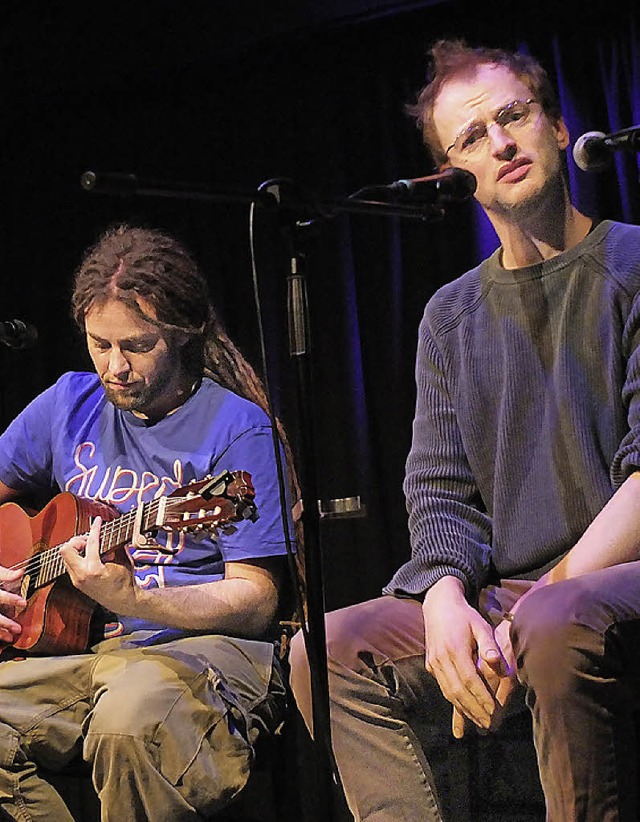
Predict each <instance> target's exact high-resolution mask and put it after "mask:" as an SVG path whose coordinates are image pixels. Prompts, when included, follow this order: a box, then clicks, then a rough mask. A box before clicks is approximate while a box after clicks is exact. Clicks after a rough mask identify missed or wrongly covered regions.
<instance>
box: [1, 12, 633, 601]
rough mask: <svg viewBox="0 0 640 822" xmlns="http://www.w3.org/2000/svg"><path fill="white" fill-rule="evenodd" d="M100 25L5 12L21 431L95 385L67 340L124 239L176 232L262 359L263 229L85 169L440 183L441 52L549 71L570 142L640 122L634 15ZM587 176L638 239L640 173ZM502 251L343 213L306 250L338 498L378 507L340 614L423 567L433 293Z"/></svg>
mask: <svg viewBox="0 0 640 822" xmlns="http://www.w3.org/2000/svg"><path fill="white" fill-rule="evenodd" d="M91 5H92V14H93V13H94V12H95V10H96V9H97V10H98V12H99V13H98V14H97V16H96V15H95V14H94V16H93V19H92V18H91V17H90V16H89V14H88V12H87V11H86V10H85V11H83V10H80V9H78V10H77V11H71V10H68V11H67V10H63V9H62V8H61V6H59V5H58V6H57V7H55V6H49V5H45V4H41V3H30V2H27V1H26V0H25V2H22V3H20V4H7V5H6V7H4V9H3V12H2V14H3V15H4V17H3V19H2V28H1V31H0V61H1V66H2V78H3V79H2V86H3V91H2V100H3V117H2V119H1V121H0V139H1V140H2V158H3V175H2V194H3V197H2V199H3V201H4V210H3V214H2V217H1V218H0V258H1V260H0V262H1V271H2V284H3V290H2V308H1V309H0V319H11V318H13V317H19V318H22V319H26V320H29V321H31V322H33V323H34V324H35V325H36V326H37V327H38V329H39V333H40V342H39V345H38V346H37V347H36V348H34V349H33V350H31V351H24V352H22V351H18V352H14V351H10V350H9V349H7V348H5V347H3V348H2V349H1V350H0V369H1V371H0V376H1V391H2V394H1V397H0V403H1V404H0V417H1V419H0V422H2V423H3V424H6V423H7V422H8V421H9V420H10V419H11V418H12V417H13V416H14V415H15V414H16V413H17V412H18V411H19V409H20V408H22V407H23V406H24V405H25V404H26V402H28V401H29V400H30V399H31V398H32V397H33V396H34V395H35V394H36V393H38V392H39V391H41V390H42V389H44V388H45V387H46V386H47V385H49V384H50V383H51V382H52V381H53V380H54V379H56V378H57V376H58V375H59V374H60V373H62V372H63V371H65V370H69V369H76V368H87V367H88V365H89V364H88V361H87V359H86V355H85V354H84V346H83V343H82V340H81V339H80V338H79V337H78V336H77V333H76V332H75V330H74V329H73V327H72V324H71V322H70V320H69V311H68V303H69V288H70V281H71V275H72V272H73V270H74V268H75V266H76V265H77V264H78V262H79V259H80V255H81V253H82V250H83V249H84V248H85V247H86V246H88V245H89V244H90V243H91V242H92V241H93V240H94V239H95V237H96V236H97V234H98V233H99V232H100V231H101V230H102V229H103V228H104V227H106V226H107V225H108V224H111V223H114V222H118V221H121V220H130V221H136V222H143V223H145V224H149V225H157V226H160V227H163V228H165V229H168V230H170V231H172V232H174V233H176V234H178V235H179V236H180V237H182V238H183V239H184V240H185V241H186V242H187V243H188V244H189V245H190V246H191V247H192V248H193V249H194V251H195V252H196V253H197V254H198V256H199V257H200V259H201V260H202V262H203V264H204V265H205V268H206V270H207V271H208V272H209V274H210V279H211V286H212V291H213V294H214V297H215V300H216V303H217V305H218V307H219V309H220V311H221V313H222V315H223V317H224V320H225V322H226V324H227V326H228V329H229V331H230V333H231V335H232V337H234V338H235V339H236V340H237V341H238V342H239V344H240V345H241V347H242V348H243V349H244V350H245V351H246V353H247V354H248V355H249V357H250V358H251V359H252V360H253V361H254V362H256V361H257V358H258V353H259V346H258V340H257V331H256V322H255V309H254V305H253V298H252V284H251V266H250V257H249V252H248V216H247V208H246V207H244V206H240V205H237V204H228V205H225V204H216V205H203V204H197V203H193V202H181V201H177V200H151V199H144V200H143V199H139V198H123V197H117V196H99V195H90V194H87V193H85V192H83V191H82V190H81V189H80V186H79V183H78V181H79V177H80V174H81V173H82V172H83V171H85V170H87V169H98V170H108V171H128V172H134V173H136V174H138V175H139V176H140V177H141V178H151V179H169V180H182V181H192V182H198V183H208V184H210V185H212V186H234V187H239V188H247V187H249V188H255V187H256V186H257V185H258V184H260V183H261V182H263V181H264V180H266V179H269V178H272V177H276V176H278V177H280V176H284V177H288V178H291V179H293V180H295V181H296V182H297V183H298V184H299V185H300V186H302V187H304V188H306V189H308V190H310V191H311V192H316V193H319V194H331V195H336V194H344V193H350V192H352V191H355V190H356V189H358V188H360V187H361V186H363V185H365V184H369V183H376V182H389V181H391V180H393V179H397V178H400V177H412V176H420V175H423V174H426V173H428V172H429V171H430V170H431V166H430V164H429V159H428V157H427V155H426V153H425V151H424V149H423V148H422V146H421V143H420V137H419V134H418V132H417V130H416V129H415V127H414V126H413V124H412V123H411V122H410V121H409V120H408V118H407V117H406V116H405V114H404V105H405V103H407V102H409V101H411V100H412V98H413V94H414V92H415V90H417V89H418V88H419V87H420V85H421V84H422V82H423V78H424V70H425V52H426V49H427V47H428V45H429V44H430V43H431V42H432V41H433V40H435V39H437V38H439V37H442V36H465V37H466V38H467V39H468V40H469V41H470V42H471V43H473V44H480V43H482V44H486V45H497V46H504V47H507V48H520V49H528V50H530V51H531V52H532V53H533V54H535V55H536V56H537V57H539V58H540V59H541V60H542V61H543V63H544V64H545V66H546V67H547V69H548V70H549V71H550V73H551V74H552V75H553V76H554V78H555V79H557V81H558V83H559V86H560V89H561V95H562V101H563V105H564V109H565V112H566V116H567V120H568V125H569V128H570V132H571V135H572V138H573V140H575V139H576V138H577V137H578V136H579V135H580V134H581V133H583V132H584V131H587V130H590V129H599V130H601V131H604V132H608V131H612V130H615V129H618V128H621V127H624V126H628V125H631V124H633V123H640V56H639V40H638V24H637V13H636V12H635V10H634V8H632V7H631V6H632V4H629V3H627V2H617V0H613V2H609V3H604V2H601V1H600V0H595V2H592V3H591V4H590V5H589V8H584V6H586V4H582V8H580V9H578V7H577V6H576V7H575V9H574V7H573V6H572V5H571V4H560V3H551V2H547V0H542V2H536V3H534V2H530V0H524V2H522V3H520V4H512V3H509V4H507V3H506V2H502V1H500V2H497V3H493V4H492V5H491V7H488V6H487V4H483V3H469V2H453V0H452V1H451V2H442V3H439V4H435V5H434V4H433V3H424V4H420V3H411V4H406V3H405V4H400V5H401V8H399V9H397V10H396V11H395V12H393V11H392V10H390V7H389V4H385V8H384V10H383V11H384V13H382V11H379V12H378V13H376V14H372V15H371V18H370V19H367V16H366V15H364V14H361V15H360V16H359V17H358V19H357V20H355V21H354V20H348V21H347V22H342V23H341V24H329V23H327V22H326V21H323V22H322V24H314V25H312V26H310V27H309V28H306V29H305V28H300V27H297V28H295V30H286V31H285V29H286V27H283V26H281V25H280V26H279V27H275V28H274V32H273V33H269V32H268V31H266V32H260V31H256V30H255V28H256V27H255V26H253V27H251V36H250V37H249V36H242V31H241V28H242V24H243V21H242V17H241V15H239V14H237V13H236V14H234V15H233V19H231V18H228V19H225V15H224V14H223V13H222V12H220V11H219V10H218V11H217V13H214V12H213V11H212V9H211V8H210V6H223V5H226V4H196V3H181V4H176V3H166V2H159V3H158V2H156V3H148V4H144V3H139V4H129V6H133V7H134V8H133V9H128V8H127V5H126V4H121V5H120V4H118V3H96V4H91ZM242 5H243V6H244V5H245V4H242ZM373 5H374V6H375V4H373ZM360 6H362V3H361V4H360ZM407 6H410V7H411V8H410V9H409V10H407ZM250 7H251V4H249V3H248V4H246V6H245V8H246V9H247V14H249V13H250ZM69 9H71V7H69ZM141 10H144V12H145V13H143V11H141ZM249 19H250V18H249V17H247V21H248V20H249ZM568 167H569V175H570V180H571V183H572V186H573V188H574V190H575V193H576V198H577V201H578V203H579V205H580V206H581V207H582V208H583V209H584V210H586V211H587V212H589V213H590V214H593V215H598V216H600V217H611V218H616V219H625V220H628V221H632V222H638V221H640V204H639V198H638V161H637V157H636V155H631V154H627V155H623V154H620V155H618V156H617V157H616V159H615V164H614V165H613V166H612V169H611V171H610V172H605V173H603V174H601V175H599V176H593V177H590V176H588V175H586V174H584V173H583V172H579V171H578V170H577V169H576V168H575V166H574V165H573V162H572V160H571V159H570V158H569V161H568ZM274 222H275V221H274V220H273V218H272V217H271V216H270V215H268V214H264V213H261V214H259V215H258V218H257V227H256V228H257V235H258V269H259V277H260V292H261V297H262V301H263V311H264V314H265V319H266V333H267V347H268V352H269V369H270V375H271V381H272V384H273V387H274V393H275V397H276V403H277V408H278V411H279V412H280V413H281V414H282V416H283V417H284V420H285V423H288V424H289V426H290V427H291V428H292V429H294V430H293V431H292V433H293V438H294V440H295V438H296V432H295V419H296V415H295V399H294V396H295V392H294V389H293V379H292V369H291V366H290V363H289V359H288V353H287V341H286V310H285V306H286V300H285V297H286V293H285V292H286V288H285V273H286V272H285V265H284V263H285V253H284V243H283V241H282V239H281V237H280V234H279V230H278V227H277V226H276V225H274ZM495 245H496V239H495V236H494V235H493V233H492V232H491V230H490V229H489V228H488V226H487V223H486V221H485V220H484V219H483V218H482V215H480V214H479V212H478V210H477V209H476V208H475V207H474V205H473V204H463V205H459V206H456V207H455V208H452V209H450V211H449V213H448V214H447V217H446V219H445V220H443V221H441V222H437V223H427V222H425V223H422V222H418V221H412V222H406V221H400V220H398V219H397V218H383V217H369V216H367V217H365V216H350V217H347V216H344V215H343V216H339V217H336V218H334V219H330V220H327V221H325V222H324V224H323V225H321V226H320V227H319V230H318V232H317V234H316V236H315V237H314V239H313V240H312V242H311V246H310V250H309V252H308V279H309V303H310V312H311V321H312V329H313V370H314V377H315V380H314V383H315V408H314V411H315V418H316V423H317V425H316V428H317V460H318V482H319V488H320V495H321V496H322V497H323V498H335V497H344V496H350V495H352V494H360V495H361V497H362V498H363V501H364V503H365V505H366V509H367V516H366V517H365V518H362V519H353V520H344V521H326V522H324V523H323V526H322V528H323V550H324V556H325V567H326V600H327V606H328V607H329V608H334V607H339V606H342V605H346V604H349V603H351V602H355V601H358V600H361V599H363V598H365V597H369V596H374V595H376V594H377V593H378V592H379V590H380V588H381V586H382V585H383V584H384V583H385V582H386V581H387V580H388V578H389V577H390V575H391V574H392V572H393V571H394V570H395V569H396V568H397V566H398V565H399V564H400V563H401V562H402V561H403V560H404V559H405V558H406V557H407V556H408V551H409V548H408V538H407V531H406V521H405V520H406V517H405V512H404V502H403V498H402V490H401V486H402V477H403V469H404V460H405V458H406V454H407V451H408V448H409V443H410V437H411V420H412V416H413V404H414V384H413V362H414V354H415V342H416V334H417V327H418V323H419V320H420V316H421V314H422V310H423V307H424V304H425V302H426V301H427V300H428V298H429V297H430V295H431V294H433V292H434V291H435V290H436V289H437V288H438V287H439V286H440V285H442V284H443V283H445V282H447V281H449V280H450V279H452V278H454V277H456V276H458V275H459V274H460V273H462V272H463V271H464V270H465V269H467V268H468V267H470V266H471V265H473V264H475V263H476V262H477V261H478V260H479V259H480V258H481V257H482V256H484V255H485V254H486V253H487V252H489V251H490V250H492V249H493V248H494V247H495ZM60 413H64V410H63V409H61V411H60Z"/></svg>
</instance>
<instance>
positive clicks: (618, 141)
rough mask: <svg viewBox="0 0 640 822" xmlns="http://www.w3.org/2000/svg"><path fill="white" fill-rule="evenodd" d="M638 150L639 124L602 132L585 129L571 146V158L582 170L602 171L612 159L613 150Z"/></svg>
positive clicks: (639, 146)
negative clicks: (607, 132)
mask: <svg viewBox="0 0 640 822" xmlns="http://www.w3.org/2000/svg"><path fill="white" fill-rule="evenodd" d="M619 150H626V151H640V126H631V128H624V129H622V131H614V132H612V133H611V134H604V133H603V132H602V131H587V133H586V134H583V135H582V136H581V137H578V139H577V140H576V142H575V145H574V146H573V159H574V160H575V162H576V165H577V166H578V168H581V169H582V171H589V172H591V171H604V170H605V169H606V168H608V167H609V165H610V164H611V161H612V159H613V158H612V154H613V152H614V151H619Z"/></svg>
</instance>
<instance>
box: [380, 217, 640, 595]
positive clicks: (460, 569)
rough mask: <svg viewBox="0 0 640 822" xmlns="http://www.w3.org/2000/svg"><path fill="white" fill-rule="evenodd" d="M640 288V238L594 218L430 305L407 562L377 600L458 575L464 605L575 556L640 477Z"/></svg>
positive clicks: (409, 474) (484, 268)
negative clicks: (543, 255) (541, 252)
mask: <svg viewBox="0 0 640 822" xmlns="http://www.w3.org/2000/svg"><path fill="white" fill-rule="evenodd" d="M639 291H640V228H639V227H636V226H627V225H623V224H620V223H613V222H609V221H605V222H602V223H600V224H599V225H597V226H596V228H595V229H594V230H593V231H592V232H591V233H590V234H589V235H588V236H587V237H586V238H585V239H584V240H583V241H582V242H581V243H579V244H578V245H577V246H575V247H574V248H572V249H570V250H569V251H567V252H565V253H563V254H560V255H559V256H557V257H554V258H553V259H551V260H548V261H546V262H543V263H540V264H537V265H533V266H529V267H527V268H522V269H517V270H506V269H504V268H503V267H502V266H501V264H500V255H499V251H496V252H495V253H494V254H493V255H492V256H491V257H490V258H489V259H487V260H485V261H484V262H483V263H481V264H480V265H479V266H478V267H477V268H475V269H473V270H471V271H469V272H467V273H466V274H465V275H463V276H462V277H460V278H459V279H457V280H455V281H454V282H452V283H449V284H448V285H446V286H444V287H443V288H441V289H440V290H439V291H438V292H437V293H436V294H435V295H434V296H433V298H432V299H431V300H430V301H429V303H428V304H427V307H426V309H425V313H424V317H423V319H422V322H421V324H420V331H419V340H418V354H417V362H416V383H417V404H416V414H415V419H414V424H413V442H412V446H411V451H410V453H409V457H408V459H407V466H406V478H405V483H404V490H405V495H406V499H407V509H408V513H409V529H410V534H411V549H412V552H411V559H410V560H409V561H408V562H407V563H406V564H405V565H403V566H402V567H401V568H400V569H399V570H398V572H397V573H396V574H395V576H394V577H393V579H392V580H391V582H390V583H389V585H388V586H387V587H386V588H385V593H395V594H409V595H417V596H418V595H421V594H423V593H424V592H425V591H426V590H427V589H428V588H429V587H430V586H431V585H433V583H434V582H436V581H437V580H438V579H440V578H441V577H443V576H445V575H453V576H456V577H458V578H459V579H461V580H462V581H463V582H464V584H465V587H466V590H467V593H468V595H469V597H470V598H473V597H474V596H475V595H476V594H477V592H478V590H479V589H480V588H481V587H482V586H484V585H485V584H487V583H488V582H491V581H495V580H496V579H498V578H509V577H523V578H532V579H535V578H537V577H539V576H540V575H541V574H542V573H544V571H545V570H547V569H548V568H549V567H551V566H553V565H554V564H555V563H556V562H558V560H559V559H560V558H561V557H562V556H563V555H564V554H565V553H566V551H568V550H569V549H570V548H571V547H572V545H573V544H574V543H575V542H576V541H577V539H578V538H579V537H580V536H581V535H582V533H583V532H584V530H585V529H586V527H587V526H588V525H589V523H590V522H591V521H592V520H593V518H594V517H595V516H596V514H597V513H598V512H599V511H600V509H601V508H602V507H603V505H604V504H605V503H606V502H607V500H608V499H609V498H610V497H611V495H612V493H613V492H614V491H615V489H616V488H617V487H618V486H619V485H620V484H621V483H622V482H623V481H624V480H625V479H626V478H627V476H628V475H629V474H630V473H632V472H633V471H634V470H635V469H636V468H638V467H639V466H640V348H639V345H640V297H639V296H638V293H639ZM639 514H640V512H639Z"/></svg>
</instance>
